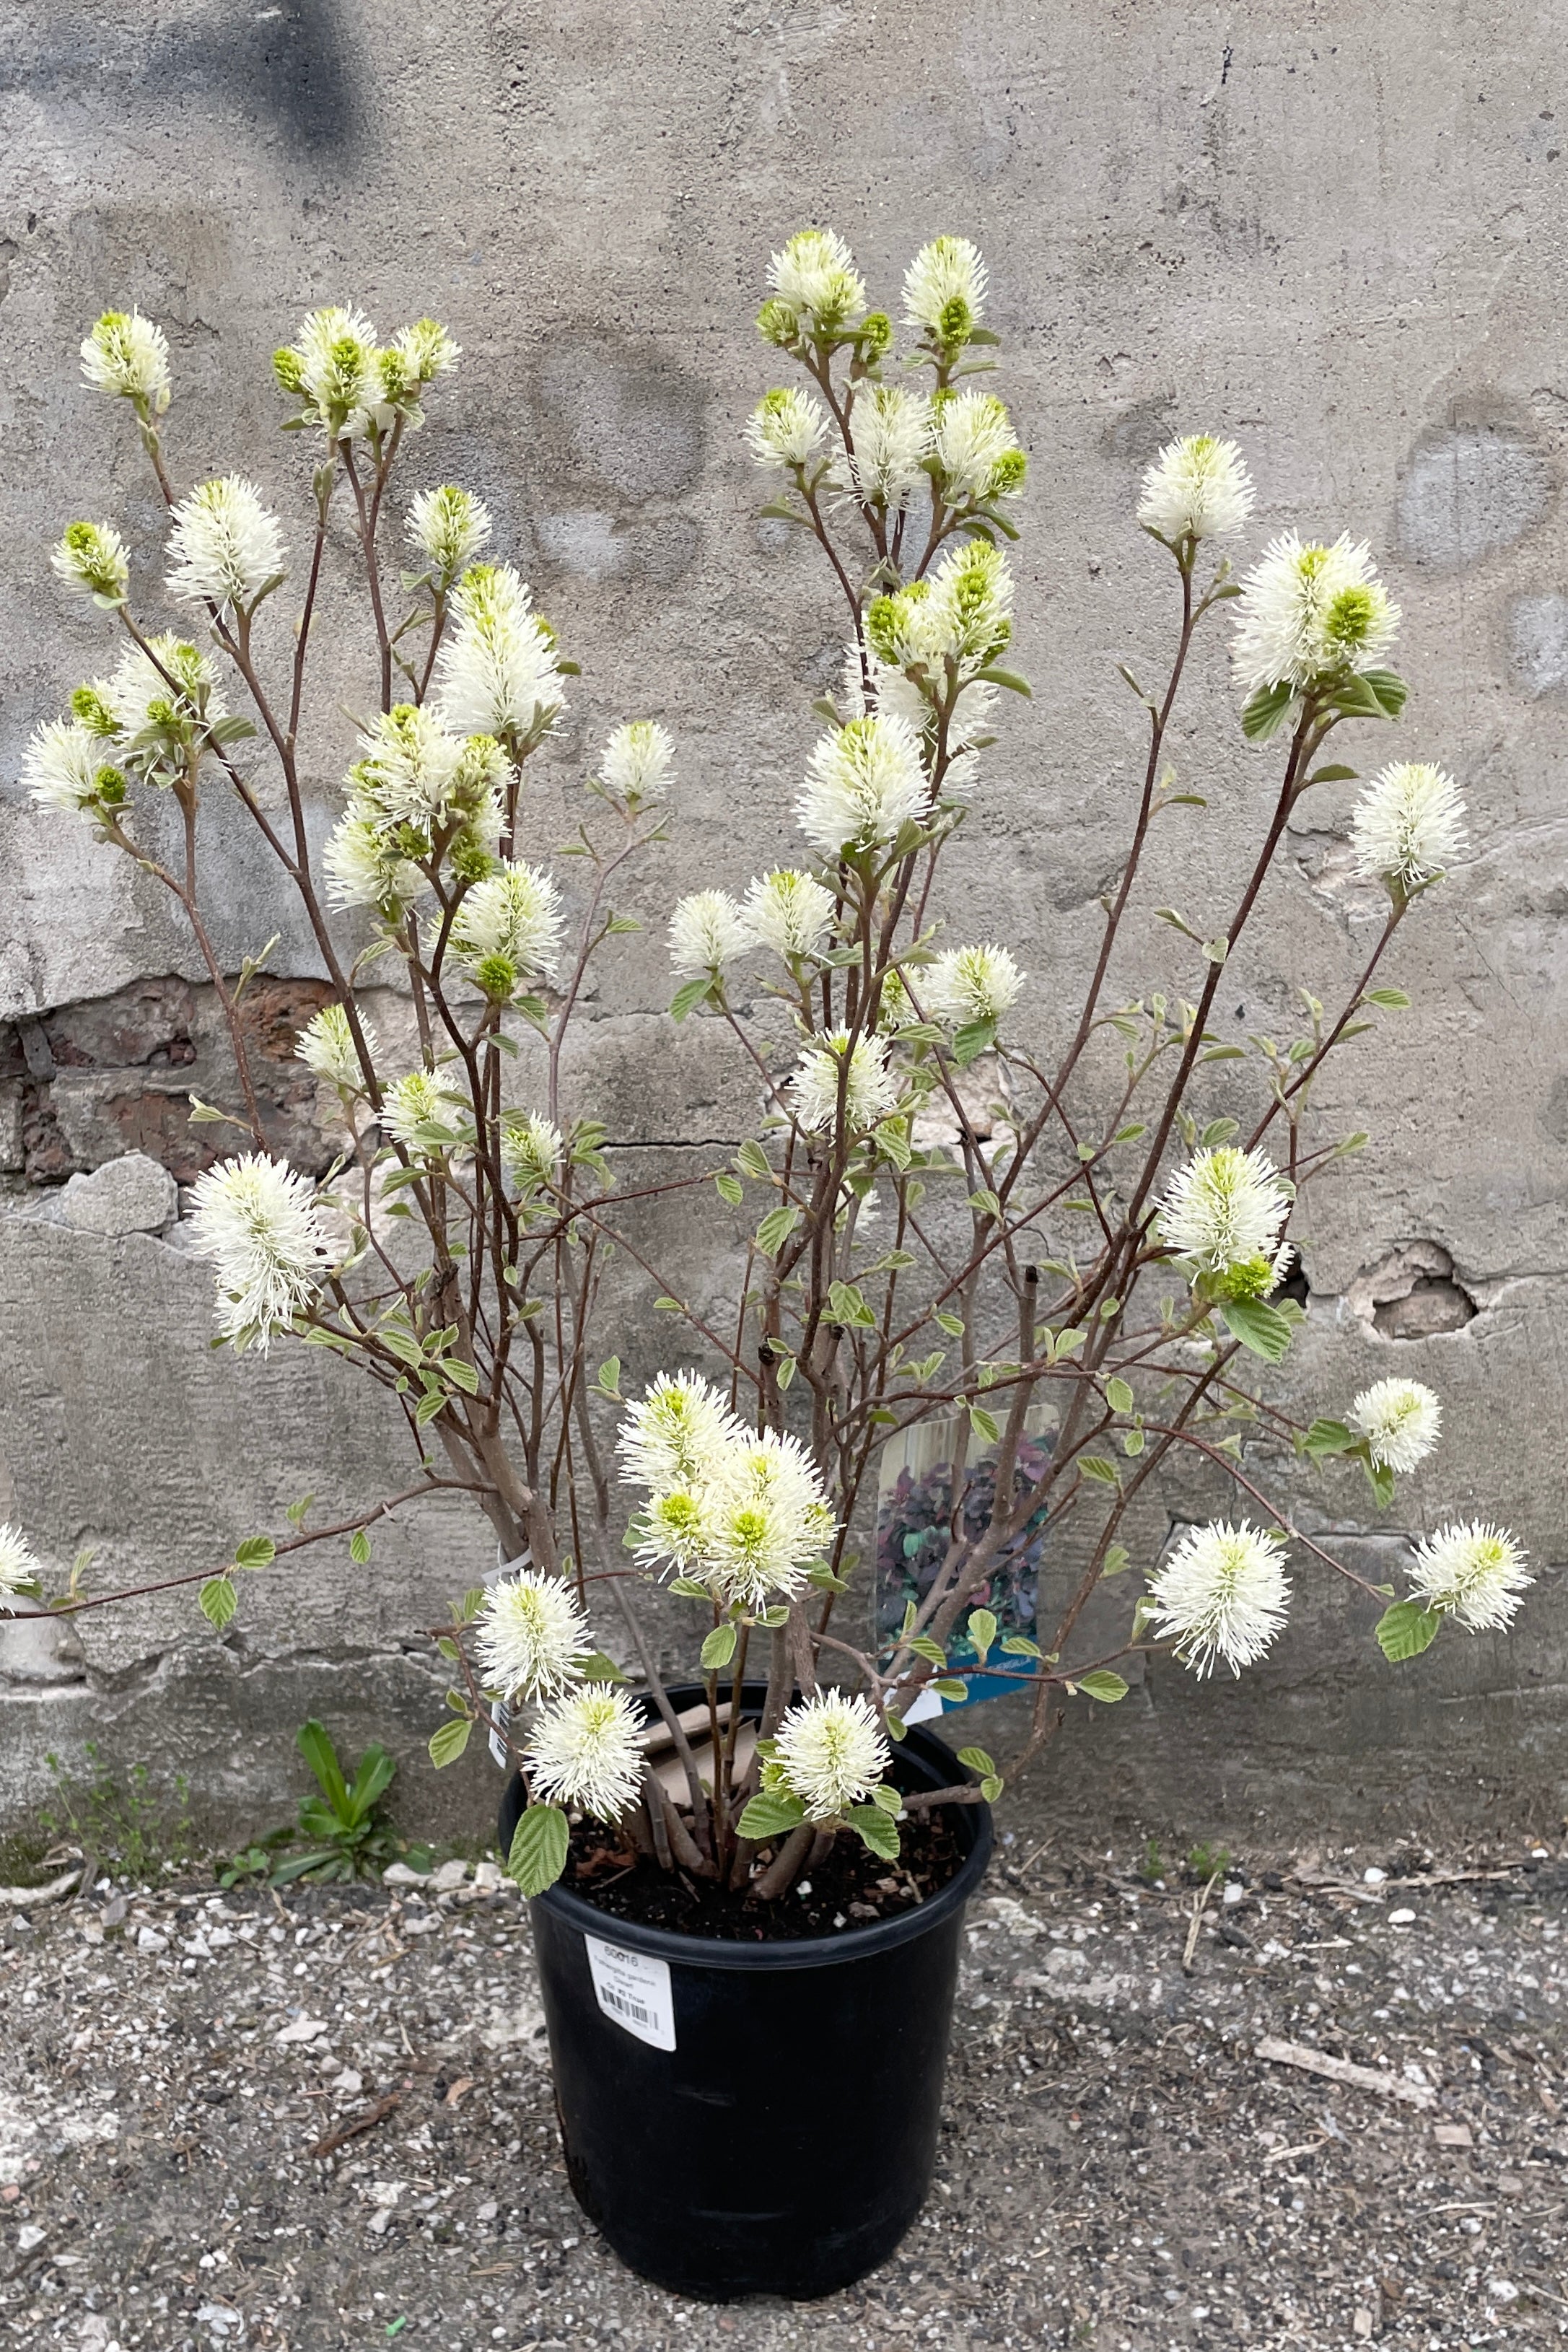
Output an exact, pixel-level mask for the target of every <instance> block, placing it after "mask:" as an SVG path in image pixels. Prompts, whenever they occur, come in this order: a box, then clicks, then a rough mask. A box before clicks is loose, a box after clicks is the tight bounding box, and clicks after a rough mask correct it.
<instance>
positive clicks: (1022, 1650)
mask: <svg viewBox="0 0 1568 2352" xmlns="http://www.w3.org/2000/svg"><path fill="white" fill-rule="evenodd" d="M1002 1648H1003V1649H1004V1651H1005V1652H1006V1653H1007V1654H1008V1656H1009V1658H1038V1657H1039V1655H1040V1643H1038V1642H1031V1641H1030V1638H1029V1635H1028V1634H1027V1633H1005V1634H1004V1635H1003V1636H1002Z"/></svg>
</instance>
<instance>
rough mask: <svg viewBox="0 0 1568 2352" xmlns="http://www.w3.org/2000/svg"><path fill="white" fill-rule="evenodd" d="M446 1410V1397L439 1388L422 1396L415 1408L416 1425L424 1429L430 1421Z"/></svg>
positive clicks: (414, 1419) (417, 1427)
mask: <svg viewBox="0 0 1568 2352" xmlns="http://www.w3.org/2000/svg"><path fill="white" fill-rule="evenodd" d="M445 1410H446V1399H445V1397H444V1395H443V1394H442V1392H441V1391H440V1390H439V1389H434V1390H433V1391H431V1392H430V1394H429V1395H427V1396H422V1397H421V1398H420V1400H419V1402H418V1403H417V1404H416V1405H415V1407H414V1409H413V1421H414V1427H415V1428H416V1429H423V1428H424V1427H425V1426H426V1424H427V1423H430V1422H433V1421H434V1420H435V1419H436V1418H437V1417H438V1416H439V1415H440V1414H441V1413H444V1412H445Z"/></svg>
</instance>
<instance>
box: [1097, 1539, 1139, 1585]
mask: <svg viewBox="0 0 1568 2352" xmlns="http://www.w3.org/2000/svg"><path fill="white" fill-rule="evenodd" d="M1132 1564H1133V1555H1132V1553H1131V1552H1130V1551H1129V1550H1128V1549H1127V1547H1126V1545H1125V1544H1113V1545H1112V1546H1111V1549H1110V1550H1109V1551H1108V1552H1107V1553H1106V1555H1105V1565H1104V1567H1103V1569H1102V1570H1100V1574H1101V1576H1102V1577H1107V1576H1121V1575H1124V1573H1125V1571H1126V1570H1128V1569H1129V1568H1130V1567H1131V1566H1132Z"/></svg>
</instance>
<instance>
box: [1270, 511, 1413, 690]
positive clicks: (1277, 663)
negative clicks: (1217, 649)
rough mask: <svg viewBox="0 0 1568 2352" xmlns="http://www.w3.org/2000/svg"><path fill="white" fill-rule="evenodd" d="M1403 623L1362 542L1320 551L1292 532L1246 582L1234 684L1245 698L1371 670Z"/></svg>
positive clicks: (1343, 541)
mask: <svg viewBox="0 0 1568 2352" xmlns="http://www.w3.org/2000/svg"><path fill="white" fill-rule="evenodd" d="M1398 625H1399V607H1398V605H1397V604H1395V603H1394V601H1393V599H1392V598H1391V597H1390V595H1389V593H1388V591H1387V589H1386V588H1385V586H1384V584H1383V583H1382V581H1381V580H1380V579H1379V578H1378V576H1377V568H1376V566H1375V563H1374V562H1373V561H1372V550H1371V549H1370V548H1369V547H1368V546H1367V545H1366V544H1365V542H1364V541H1361V542H1359V543H1358V542H1357V541H1354V540H1352V539H1351V538H1349V537H1348V536H1347V535H1343V534H1342V536H1341V537H1340V538H1338V539H1336V540H1335V541H1334V543H1333V546H1332V547H1323V546H1321V545H1317V544H1312V543H1304V542H1303V541H1301V540H1300V539H1298V538H1297V536H1296V534H1295V532H1294V531H1293V530H1292V531H1287V532H1286V533H1285V534H1284V536H1283V537H1282V538H1280V539H1277V540H1275V541H1274V542H1273V544H1272V545H1271V546H1270V547H1269V548H1267V549H1266V550H1265V551H1264V554H1263V559H1262V561H1261V562H1260V563H1258V564H1255V565H1254V567H1253V569H1252V570H1251V571H1250V572H1249V573H1248V574H1247V576H1246V578H1245V579H1244V580H1243V581H1242V583H1241V594H1240V596H1239V599H1238V602H1237V606H1236V634H1235V636H1234V638H1233V639H1232V641H1231V649H1230V655H1231V661H1232V663H1233V665H1234V667H1235V671H1236V678H1237V683H1238V685H1239V687H1240V688H1242V691H1243V692H1244V693H1248V694H1252V693H1255V692H1257V691H1258V690H1259V689H1260V688H1263V687H1269V686H1291V687H1293V688H1296V689H1297V690H1298V691H1301V689H1303V688H1307V687H1311V686H1312V685H1314V684H1316V683H1317V682H1318V681H1319V680H1320V679H1322V678H1326V677H1332V676H1333V674H1334V672H1335V671H1338V670H1343V669H1352V670H1363V669H1370V668H1372V667H1374V666H1375V664H1376V663H1377V662H1378V661H1379V660H1380V659H1381V658H1382V656H1383V655H1384V654H1385V653H1386V652H1387V650H1388V648H1389V646H1391V645H1392V644H1393V642H1394V636H1395V632H1396V629H1397V628H1398Z"/></svg>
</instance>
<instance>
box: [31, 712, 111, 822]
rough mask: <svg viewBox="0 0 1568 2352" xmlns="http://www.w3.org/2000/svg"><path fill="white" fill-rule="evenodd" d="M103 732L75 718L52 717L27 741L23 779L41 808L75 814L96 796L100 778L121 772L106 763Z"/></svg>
mask: <svg viewBox="0 0 1568 2352" xmlns="http://www.w3.org/2000/svg"><path fill="white" fill-rule="evenodd" d="M103 753H104V745H103V740H102V738H101V737H100V736H98V735H95V734H94V733H93V731H92V730H91V729H90V728H88V727H83V726H82V725H81V724H80V722H79V721H78V720H77V719H50V720H49V721H48V723H47V725H46V726H43V727H40V728H39V729H38V730H37V733H36V734H35V736H34V737H33V740H32V741H31V742H30V743H29V744H28V746H27V750H26V756H25V758H24V759H23V761H22V782H23V783H24V784H25V785H26V787H27V790H28V792H29V793H31V795H32V797H33V799H34V800H35V801H36V802H37V804H38V806H39V807H40V808H53V809H61V810H63V811H64V812H65V813H66V814H68V815H74V814H77V812H78V810H80V809H82V808H85V807H86V806H87V804H88V803H89V802H91V801H94V800H96V799H97V797H98V794H99V790H100V788H101V787H100V779H101V778H103V777H106V776H118V774H119V770H118V769H115V768H112V767H109V766H106V764H105V761H104V756H103Z"/></svg>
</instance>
